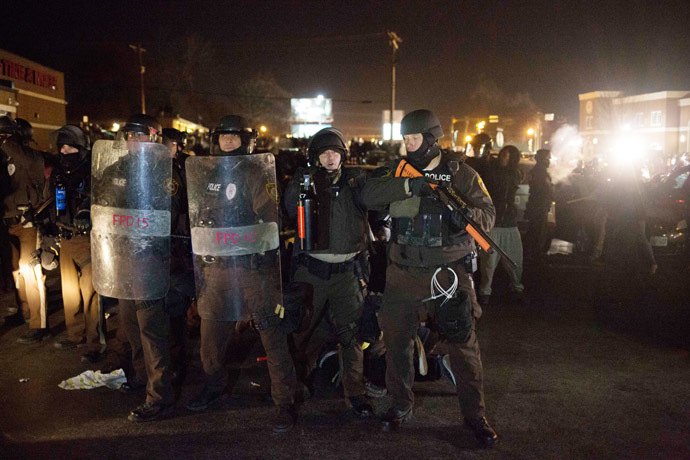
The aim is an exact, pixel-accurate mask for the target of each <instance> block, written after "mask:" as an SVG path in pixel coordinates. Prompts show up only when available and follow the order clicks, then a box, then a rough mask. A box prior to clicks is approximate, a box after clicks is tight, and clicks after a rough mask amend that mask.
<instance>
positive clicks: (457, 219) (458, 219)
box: [453, 208, 474, 228]
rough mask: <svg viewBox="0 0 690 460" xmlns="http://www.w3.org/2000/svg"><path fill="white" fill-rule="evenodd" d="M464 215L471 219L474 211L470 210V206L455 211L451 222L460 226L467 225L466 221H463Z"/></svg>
mask: <svg viewBox="0 0 690 460" xmlns="http://www.w3.org/2000/svg"><path fill="white" fill-rule="evenodd" d="M464 216H466V217H468V218H470V219H471V218H472V217H473V216H474V213H473V212H472V210H471V209H470V208H465V209H464V210H462V211H455V212H454V213H453V223H454V224H455V225H457V226H458V227H460V228H464V227H465V225H467V222H465V219H464Z"/></svg>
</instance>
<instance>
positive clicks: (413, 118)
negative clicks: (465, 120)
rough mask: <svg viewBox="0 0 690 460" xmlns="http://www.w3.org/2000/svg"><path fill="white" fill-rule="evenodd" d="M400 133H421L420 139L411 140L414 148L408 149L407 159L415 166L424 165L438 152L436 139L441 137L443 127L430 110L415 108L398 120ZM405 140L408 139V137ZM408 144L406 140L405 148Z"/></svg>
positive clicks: (412, 134) (408, 134)
mask: <svg viewBox="0 0 690 460" xmlns="http://www.w3.org/2000/svg"><path fill="white" fill-rule="evenodd" d="M400 134H402V136H403V138H404V137H405V136H415V135H421V139H417V140H416V142H413V144H415V145H416V146H417V148H416V149H415V150H411V149H408V152H407V156H408V158H409V160H410V161H411V162H412V163H413V164H414V165H415V166H417V167H421V168H424V167H426V166H427V165H428V164H429V163H430V162H431V160H433V159H434V158H435V157H436V156H438V155H439V153H440V147H439V145H438V139H439V138H441V137H443V128H441V122H440V121H439V119H438V117H437V116H436V115H434V113H433V112H432V111H431V110H426V109H420V110H415V111H412V112H410V113H408V114H407V115H405V117H404V118H403V119H402V121H401V122H400ZM406 140H408V141H409V140H410V139H409V138H408V139H406ZM409 145H410V143H409V142H406V148H408V146H409Z"/></svg>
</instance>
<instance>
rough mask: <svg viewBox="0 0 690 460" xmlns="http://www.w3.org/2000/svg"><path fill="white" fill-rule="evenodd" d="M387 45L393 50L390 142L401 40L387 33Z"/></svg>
mask: <svg viewBox="0 0 690 460" xmlns="http://www.w3.org/2000/svg"><path fill="white" fill-rule="evenodd" d="M388 43H389V44H390V45H391V48H393V55H392V58H391V64H392V66H391V67H392V75H391V115H390V124H391V140H393V120H394V119H395V118H394V114H395V66H396V65H397V64H398V43H402V38H400V37H398V35H397V34H396V33H395V32H388Z"/></svg>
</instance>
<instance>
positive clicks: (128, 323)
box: [119, 299, 175, 404]
mask: <svg viewBox="0 0 690 460" xmlns="http://www.w3.org/2000/svg"><path fill="white" fill-rule="evenodd" d="M164 306H165V301H164V299H158V300H145V301H144V300H123V299H119V308H120V315H121V322H120V325H121V326H122V327H123V329H124V332H125V335H126V337H127V341H128V342H129V344H130V347H131V349H132V362H133V363H137V362H140V361H141V358H142V356H143V361H144V364H145V366H146V377H147V384H146V402H149V403H154V404H172V403H173V402H174V401H175V395H174V393H173V387H172V383H171V376H170V352H169V351H168V331H169V327H170V326H169V324H170V318H169V317H168V315H167V314H166V313H165V309H164Z"/></svg>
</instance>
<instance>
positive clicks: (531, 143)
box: [527, 128, 534, 153]
mask: <svg viewBox="0 0 690 460" xmlns="http://www.w3.org/2000/svg"><path fill="white" fill-rule="evenodd" d="M527 135H528V136H529V139H528V140H527V150H529V151H530V153H534V138H533V137H532V136H534V128H529V129H528V130H527Z"/></svg>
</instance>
